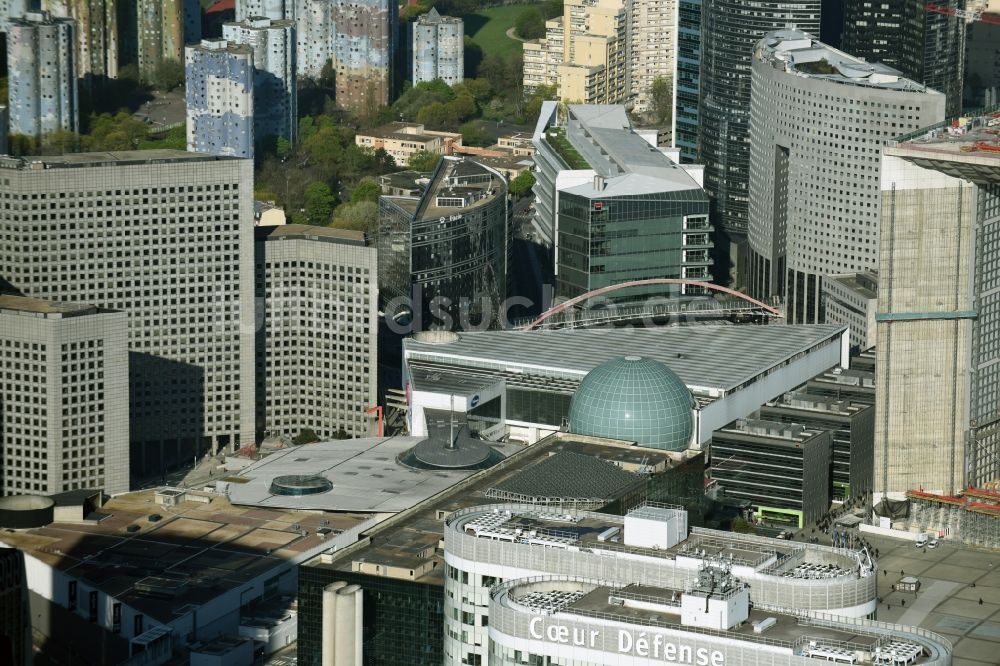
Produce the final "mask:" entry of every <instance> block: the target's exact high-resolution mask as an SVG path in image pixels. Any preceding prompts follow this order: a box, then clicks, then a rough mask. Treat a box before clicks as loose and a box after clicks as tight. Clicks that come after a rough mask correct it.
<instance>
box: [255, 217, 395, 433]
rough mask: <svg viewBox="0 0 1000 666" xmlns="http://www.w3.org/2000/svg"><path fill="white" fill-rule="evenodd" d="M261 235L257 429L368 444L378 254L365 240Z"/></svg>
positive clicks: (262, 230) (341, 235) (314, 231)
mask: <svg viewBox="0 0 1000 666" xmlns="http://www.w3.org/2000/svg"><path fill="white" fill-rule="evenodd" d="M256 231H257V236H256V243H255V246H254V254H255V257H254V259H255V270H256V278H255V283H256V286H255V288H256V297H257V303H258V308H263V309H262V310H258V319H259V320H260V321H261V326H260V327H259V328H258V330H257V341H256V350H257V351H256V353H257V428H258V430H261V431H263V432H264V433H265V435H267V436H269V437H274V436H281V437H284V438H286V439H289V440H290V439H292V438H294V437H295V436H296V435H298V434H299V433H300V432H301V431H302V430H303V429H307V428H308V429H310V430H312V431H313V432H315V433H316V435H317V436H319V438H320V439H332V438H334V437H337V436H338V435H342V434H344V433H346V434H347V435H349V436H351V437H366V436H367V435H368V434H369V432H368V426H369V424H370V417H369V416H368V415H367V414H366V413H365V412H366V410H367V409H368V408H370V407H372V406H373V405H375V404H376V402H377V397H376V389H377V384H378V382H377V379H378V376H377V375H378V373H377V369H378V357H377V337H378V284H377V261H376V250H375V248H374V247H373V246H371V245H368V244H366V242H365V235H364V234H363V233H361V232H357V231H344V230H341V229H328V228H325V227H309V226H304V225H297V224H287V225H281V226H274V227H257V230H256Z"/></svg>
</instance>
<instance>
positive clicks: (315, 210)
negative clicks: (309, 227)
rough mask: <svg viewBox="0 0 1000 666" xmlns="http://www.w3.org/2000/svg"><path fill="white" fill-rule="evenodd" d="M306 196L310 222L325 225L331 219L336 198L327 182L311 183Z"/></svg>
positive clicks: (307, 214)
mask: <svg viewBox="0 0 1000 666" xmlns="http://www.w3.org/2000/svg"><path fill="white" fill-rule="evenodd" d="M304 198H305V209H306V219H307V220H308V221H309V224H316V225H324V224H326V223H327V222H329V221H330V215H331V214H332V213H333V204H334V203H335V202H336V198H335V197H334V196H333V192H331V191H330V187H329V186H328V185H327V184H326V183H323V182H320V181H314V182H312V183H309V186H308V187H307V188H306V192H305V197H304Z"/></svg>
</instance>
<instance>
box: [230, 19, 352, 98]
mask: <svg viewBox="0 0 1000 666" xmlns="http://www.w3.org/2000/svg"><path fill="white" fill-rule="evenodd" d="M258 16H259V17H264V18H269V19H271V20H274V21H278V20H285V21H294V22H295V42H296V49H295V60H296V63H295V64H296V72H297V75H298V76H300V77H308V78H311V79H318V78H319V77H320V75H321V74H322V73H323V67H324V66H326V64H327V63H329V62H330V60H331V58H333V50H334V47H333V44H334V29H335V28H336V24H335V21H334V12H333V2H332V1H331V0H237V2H236V20H237V21H245V20H247V19H250V18H254V17H258Z"/></svg>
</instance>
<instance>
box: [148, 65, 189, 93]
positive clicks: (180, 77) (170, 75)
mask: <svg viewBox="0 0 1000 666" xmlns="http://www.w3.org/2000/svg"><path fill="white" fill-rule="evenodd" d="M150 83H152V84H153V85H154V86H156V87H157V88H159V89H160V90H162V91H164V92H170V91H171V90H173V89H174V88H179V87H180V86H182V85H184V63H182V62H179V61H177V60H170V59H168V60H164V61H163V62H161V63H160V64H159V65H157V66H156V71H154V72H153V80H152V81H151V82H150Z"/></svg>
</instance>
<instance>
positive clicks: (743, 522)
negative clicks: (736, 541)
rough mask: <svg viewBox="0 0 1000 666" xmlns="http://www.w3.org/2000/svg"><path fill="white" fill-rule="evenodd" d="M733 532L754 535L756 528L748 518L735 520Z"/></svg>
mask: <svg viewBox="0 0 1000 666" xmlns="http://www.w3.org/2000/svg"><path fill="white" fill-rule="evenodd" d="M731 529H732V531H733V532H737V533H738V534H753V533H754V531H755V530H754V528H753V525H751V524H750V523H749V522H747V519H746V518H733V524H732V528H731Z"/></svg>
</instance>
